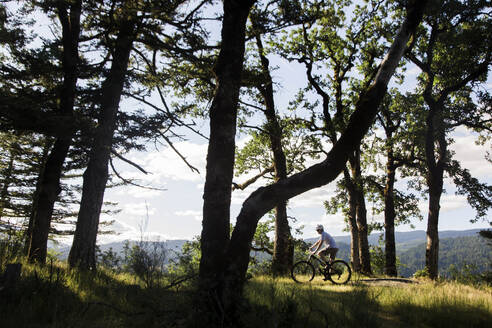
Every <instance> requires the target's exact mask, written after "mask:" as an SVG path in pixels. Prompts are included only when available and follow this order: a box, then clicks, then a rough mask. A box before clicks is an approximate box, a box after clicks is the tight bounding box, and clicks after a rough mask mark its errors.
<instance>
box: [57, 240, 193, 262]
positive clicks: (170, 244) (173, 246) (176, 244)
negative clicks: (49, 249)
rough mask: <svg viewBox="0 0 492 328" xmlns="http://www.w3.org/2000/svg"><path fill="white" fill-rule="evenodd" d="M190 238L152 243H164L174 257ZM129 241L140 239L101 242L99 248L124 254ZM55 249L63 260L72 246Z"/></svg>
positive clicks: (135, 241) (131, 242)
mask: <svg viewBox="0 0 492 328" xmlns="http://www.w3.org/2000/svg"><path fill="white" fill-rule="evenodd" d="M187 241H188V240H185V239H176V240H173V239H171V240H165V241H150V243H159V244H163V245H164V248H165V249H166V250H167V251H169V256H170V257H173V255H175V253H179V252H181V249H182V247H183V245H184V243H186V242H187ZM126 242H129V243H130V245H135V244H136V243H137V242H138V241H137V240H122V241H115V242H111V243H107V244H100V245H98V246H99V249H100V250H101V252H105V251H108V250H109V249H112V250H113V252H115V253H118V254H123V247H124V246H125V243H126ZM54 250H55V251H56V252H57V253H59V255H58V258H59V259H61V260H66V259H67V258H68V253H69V252H70V246H65V245H64V246H62V247H60V248H54Z"/></svg>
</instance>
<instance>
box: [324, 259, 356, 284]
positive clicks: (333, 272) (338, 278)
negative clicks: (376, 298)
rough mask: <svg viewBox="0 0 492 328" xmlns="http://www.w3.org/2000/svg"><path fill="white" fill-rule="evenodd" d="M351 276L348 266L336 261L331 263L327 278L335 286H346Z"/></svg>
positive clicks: (343, 262)
mask: <svg viewBox="0 0 492 328" xmlns="http://www.w3.org/2000/svg"><path fill="white" fill-rule="evenodd" d="M351 276H352V270H350V266H349V265H348V264H347V263H346V262H345V261H342V260H336V261H333V262H332V263H331V266H330V271H329V274H328V278H329V279H330V280H331V282H333V283H334V284H336V285H343V284H346V283H347V282H348V281H349V280H350V277H351Z"/></svg>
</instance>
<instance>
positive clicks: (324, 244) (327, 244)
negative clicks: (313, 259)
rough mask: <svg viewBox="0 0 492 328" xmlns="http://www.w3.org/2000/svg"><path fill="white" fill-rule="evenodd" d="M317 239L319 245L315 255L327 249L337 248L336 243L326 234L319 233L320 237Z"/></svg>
mask: <svg viewBox="0 0 492 328" xmlns="http://www.w3.org/2000/svg"><path fill="white" fill-rule="evenodd" d="M319 239H320V240H321V245H320V248H319V249H318V252H317V253H319V252H322V251H324V250H325V249H327V248H337V243H336V242H335V240H334V239H333V237H332V236H330V234H329V233H328V232H326V231H323V232H321V236H320V237H319Z"/></svg>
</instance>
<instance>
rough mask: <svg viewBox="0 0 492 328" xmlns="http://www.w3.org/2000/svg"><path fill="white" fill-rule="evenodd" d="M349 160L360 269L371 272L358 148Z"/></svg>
mask: <svg viewBox="0 0 492 328" xmlns="http://www.w3.org/2000/svg"><path fill="white" fill-rule="evenodd" d="M349 162H350V163H351V166H352V183H353V188H354V190H353V192H354V198H355V211H356V224H357V236H358V237H359V260H360V265H361V271H362V272H363V273H365V274H372V269H371V253H370V252H369V240H368V238H367V236H368V233H369V230H368V226H367V209H366V199H365V193H364V185H363V182H362V172H361V167H360V149H359V148H358V149H357V150H356V151H355V152H354V154H353V156H351V158H350V160H349Z"/></svg>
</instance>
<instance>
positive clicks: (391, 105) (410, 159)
mask: <svg viewBox="0 0 492 328" xmlns="http://www.w3.org/2000/svg"><path fill="white" fill-rule="evenodd" d="M412 100H413V99H412V97H411V96H408V97H406V96H404V95H402V94H400V93H398V92H397V91H396V90H392V91H391V92H389V93H388V95H387V96H386V98H385V100H383V104H382V105H381V111H380V113H379V114H378V116H377V122H378V124H379V126H380V127H381V128H382V130H383V131H384V140H381V142H383V144H382V145H381V146H379V147H378V146H376V151H375V154H371V156H372V158H371V161H372V162H373V163H374V164H375V165H374V166H375V168H380V169H384V172H385V174H384V176H382V177H381V178H378V177H376V176H368V177H367V181H368V185H369V187H371V188H372V189H374V191H373V194H374V195H375V200H376V201H378V200H380V201H381V203H382V207H383V208H384V210H381V209H380V208H376V209H375V210H376V212H379V213H380V212H381V211H384V237H385V240H384V246H385V249H384V250H385V251H384V257H385V259H384V272H385V274H387V275H389V276H396V275H397V263H396V245H395V225H397V224H401V223H409V222H410V218H411V217H416V218H418V219H422V218H421V215H420V211H419V208H418V199H417V197H416V196H415V195H414V194H406V195H405V194H403V193H402V192H399V191H398V190H396V189H395V182H396V177H397V170H398V169H400V170H401V168H403V167H405V166H406V167H409V168H412V167H415V166H419V164H420V163H419V160H418V158H417V157H416V150H415V148H416V147H417V145H416V144H415V143H413V142H412V140H415V136H413V135H412V134H413V133H414V132H415V130H412V127H411V124H408V123H407V117H409V116H410V115H408V114H407V112H410V111H411V110H412V109H414V108H413V107H412V106H413V105H414V104H413V102H412ZM374 138H375V140H378V141H379V138H378V137H377V136H375V137H374ZM379 153H384V154H385V161H386V163H385V165H384V167H380V165H379V163H378V159H377V158H376V157H377V155H376V154H379Z"/></svg>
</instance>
